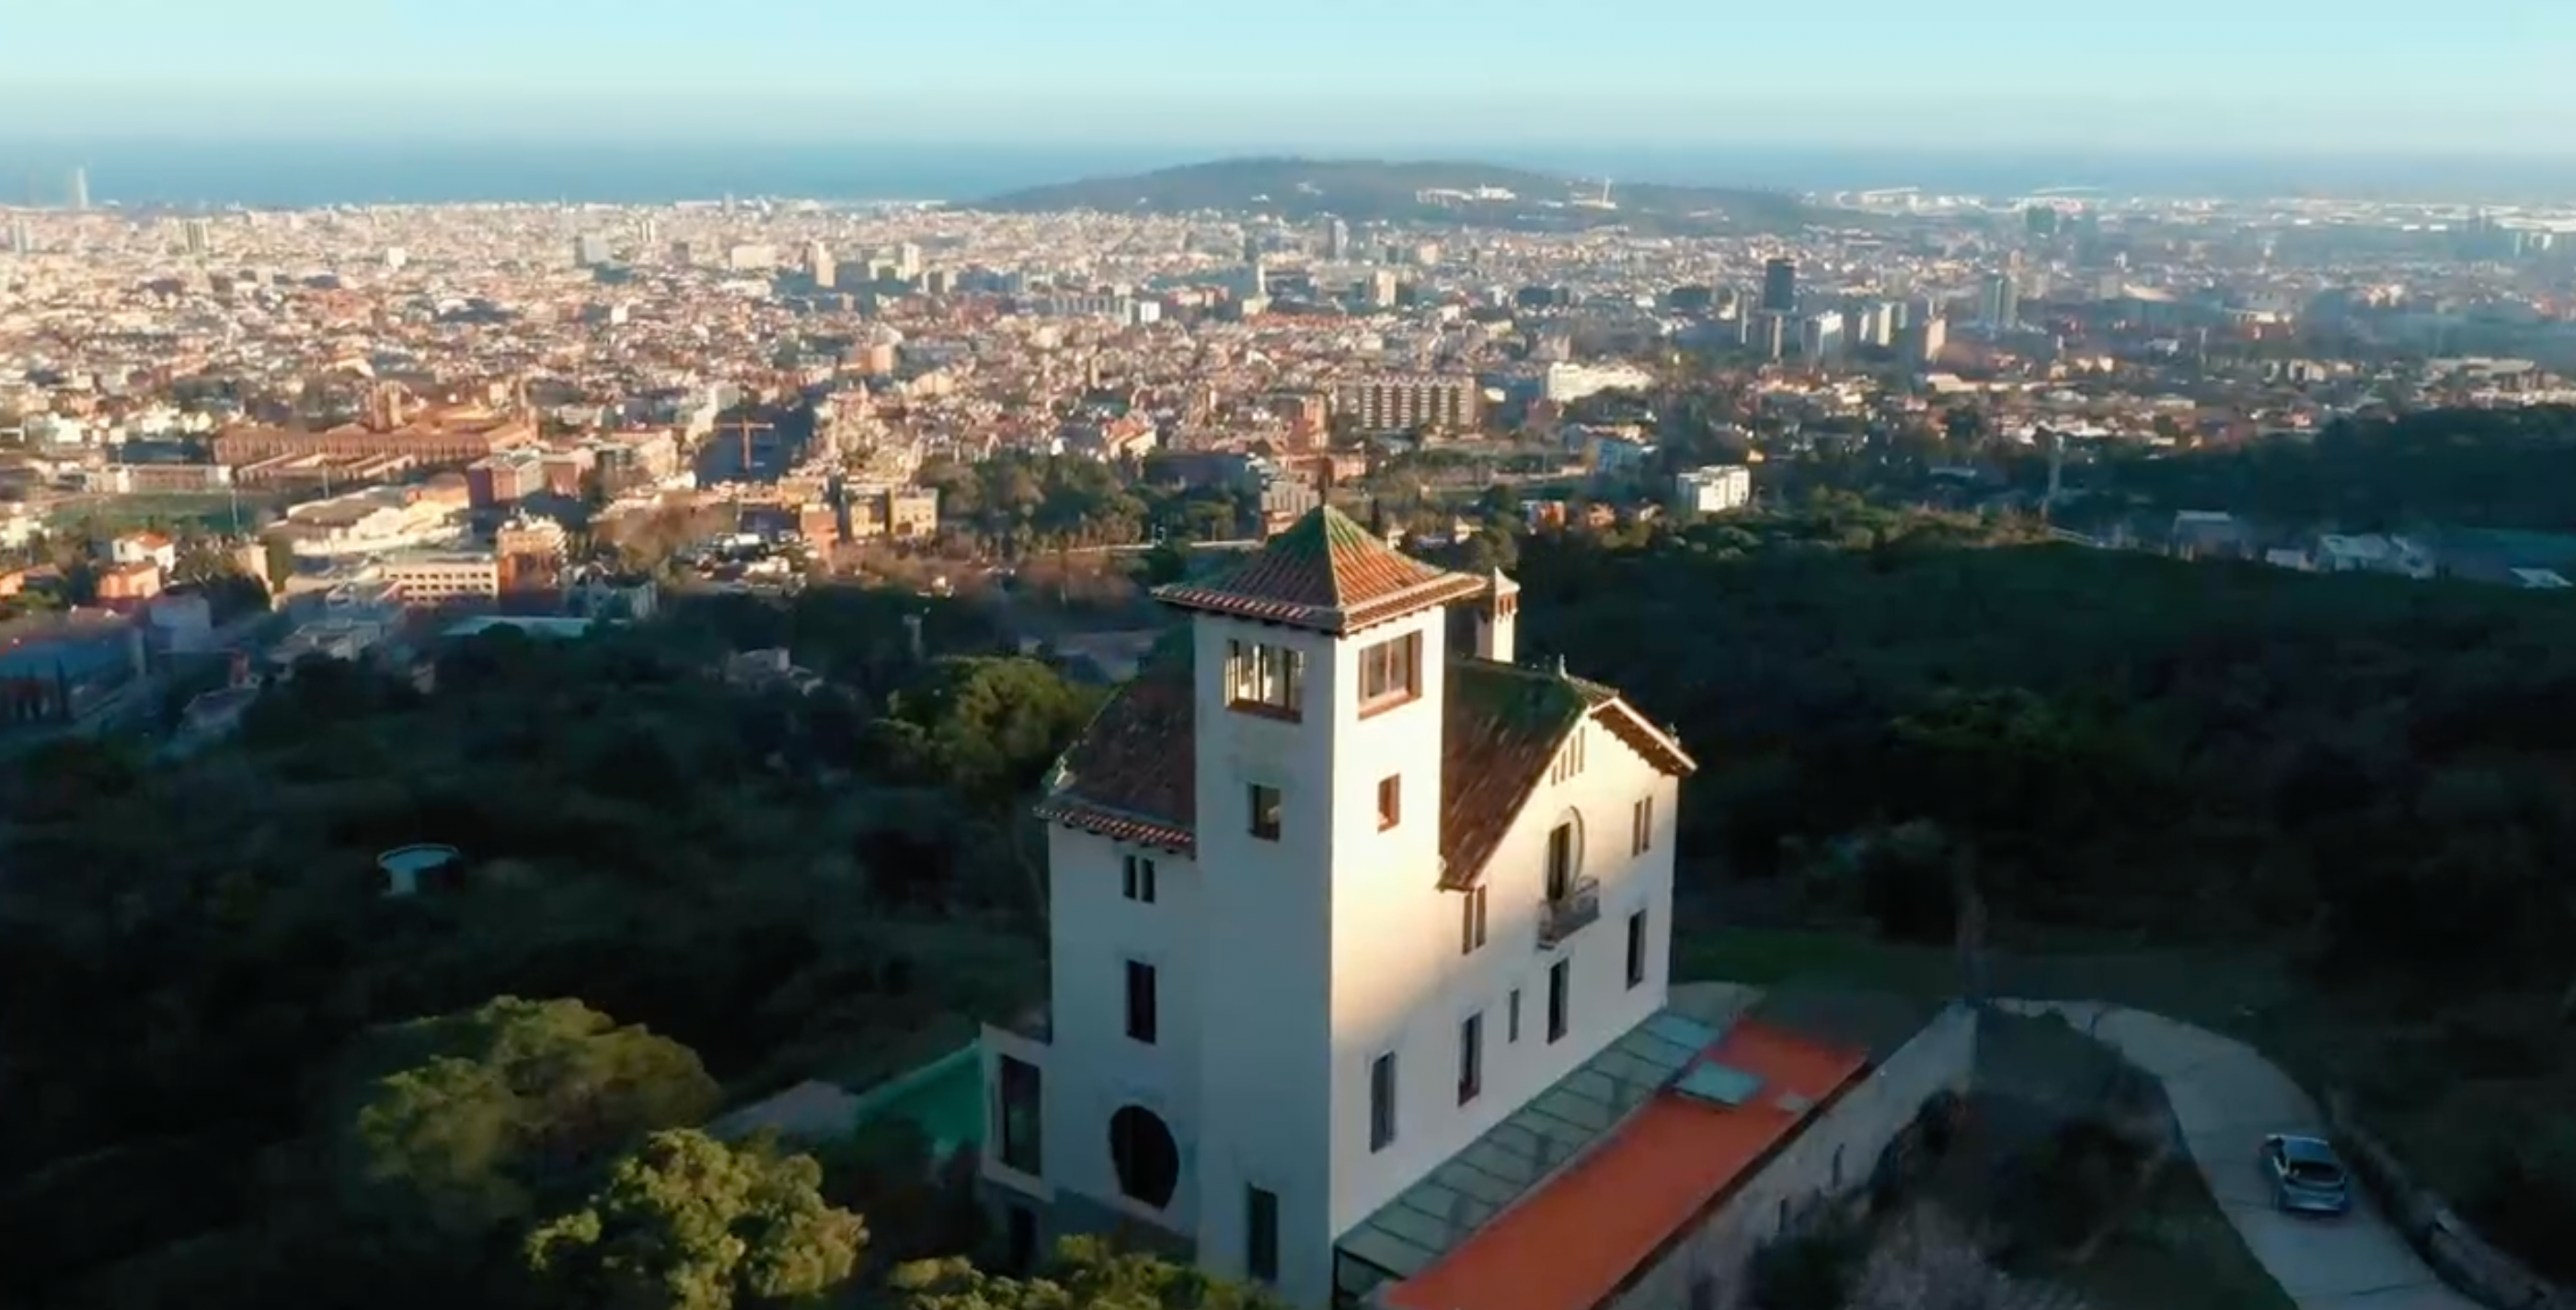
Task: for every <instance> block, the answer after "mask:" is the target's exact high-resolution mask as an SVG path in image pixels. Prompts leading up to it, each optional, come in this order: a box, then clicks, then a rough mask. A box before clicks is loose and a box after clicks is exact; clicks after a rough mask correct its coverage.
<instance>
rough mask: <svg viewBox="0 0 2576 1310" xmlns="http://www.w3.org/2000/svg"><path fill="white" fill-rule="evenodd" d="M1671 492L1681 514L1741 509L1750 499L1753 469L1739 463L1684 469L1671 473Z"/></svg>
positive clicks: (1720, 512) (1713, 512) (1751, 497)
mask: <svg viewBox="0 0 2576 1310" xmlns="http://www.w3.org/2000/svg"><path fill="white" fill-rule="evenodd" d="M1673 494H1674V499H1675V500H1676V501H1678V502H1679V506H1678V507H1679V509H1680V510H1681V512H1682V513H1684V514H1723V513H1725V512H1726V511H1728V510H1731V509H1742V508H1744V506H1745V505H1746V504H1748V503H1750V502H1751V501H1752V499H1753V470H1752V469H1750V468H1748V467H1746V466H1744V465H1742V464H1710V465H1707V466H1706V467H1703V468H1695V469H1684V470H1682V471H1681V472H1679V473H1677V474H1674V475H1673Z"/></svg>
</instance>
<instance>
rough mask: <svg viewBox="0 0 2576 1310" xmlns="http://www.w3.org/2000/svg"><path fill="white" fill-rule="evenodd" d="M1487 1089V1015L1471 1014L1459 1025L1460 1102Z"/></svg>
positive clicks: (1470, 1098) (1472, 1097) (1474, 1097)
mask: <svg viewBox="0 0 2576 1310" xmlns="http://www.w3.org/2000/svg"><path fill="white" fill-rule="evenodd" d="M1483 1090H1485V1016H1483V1015H1481V1014H1471V1015H1468V1016H1467V1021H1466V1022H1464V1023H1462V1024H1459V1025H1458V1104H1460V1105H1465V1104H1466V1103H1468V1102H1469V1101H1472V1100H1475V1099H1476V1094H1477V1093H1478V1092H1481V1091H1483Z"/></svg>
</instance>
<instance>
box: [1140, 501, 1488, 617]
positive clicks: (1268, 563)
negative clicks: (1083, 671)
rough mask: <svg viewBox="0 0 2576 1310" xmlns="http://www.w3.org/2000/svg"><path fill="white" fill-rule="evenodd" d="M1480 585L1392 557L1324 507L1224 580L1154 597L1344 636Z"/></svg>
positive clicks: (1159, 591) (1162, 590)
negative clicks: (1343, 634) (1344, 633)
mask: <svg viewBox="0 0 2576 1310" xmlns="http://www.w3.org/2000/svg"><path fill="white" fill-rule="evenodd" d="M1484 588H1485V582H1484V581H1483V580H1482V579H1479V578H1473V577H1469V576H1467V575H1466V574H1463V573H1451V572H1449V571H1448V570H1446V569H1441V568H1435V567H1433V566H1431V565H1429V564H1425V563H1423V562H1422V561H1420V560H1418V559H1414V558H1412V557H1410V556H1408V555H1405V554H1403V553H1402V552H1400V551H1397V550H1396V549H1394V548H1393V547H1391V546H1389V545H1387V544H1386V543H1385V542H1384V541H1382V540H1380V539H1379V538H1378V537H1377V535H1376V534H1375V533H1372V532H1370V531H1369V530H1368V529H1366V528H1364V527H1361V526H1360V525H1359V524H1357V523H1354V522H1352V521H1351V519H1350V516H1348V515H1346V514H1344V513H1342V512H1341V511H1340V510H1337V509H1334V508H1333V507H1332V506H1330V505H1325V506H1321V507H1319V508H1317V509H1315V510H1313V511H1311V512H1309V513H1308V514H1307V515H1306V516H1305V517H1304V518H1301V519H1299V520H1297V522H1296V523H1294V524H1293V525H1291V526H1290V527H1289V528H1288V530H1287V531H1285V532H1282V533H1280V534H1279V535H1277V536H1275V537H1272V538H1271V539H1270V540H1269V542H1268V543H1267V544H1265V545H1263V546H1262V548H1261V549H1260V551H1259V552H1257V553H1255V554H1254V555H1253V556H1252V558H1251V559H1249V560H1246V561H1244V563H1243V564H1242V565H1240V566H1239V567H1237V568H1235V569H1234V570H1232V571H1231V572H1229V573H1227V574H1225V575H1224V576H1223V577H1220V578H1216V579H1214V580H1212V581H1209V582H1203V583H1177V582H1176V583H1172V584H1170V585H1168V586H1164V587H1159V588H1156V589H1155V592H1154V595H1155V598H1156V599H1159V600H1162V601H1165V602H1167V603H1169V604H1173V605H1178V606H1181V607H1183V608H1186V609H1202V610H1213V611H1215V612H1217V613H1220V614H1231V615H1234V616H1235V617H1237V618H1247V619H1259V620H1262V621H1264V622H1269V623H1284V624H1288V625H1290V626H1292V627H1300V628H1312V629H1315V630H1317V631H1320V632H1334V633H1341V632H1349V631H1351V630H1352V629H1354V628H1360V627H1365V626H1367V625H1369V624H1372V623H1383V622H1385V621H1387V620H1389V619H1393V618H1399V617H1402V616H1403V615H1406V614H1411V613H1414V612H1416V611H1418V610H1424V609H1429V608H1430V607H1432V606H1434V605H1441V604H1446V603H1447V602H1449V601H1452V600H1456V599H1458V598H1459V597H1462V596H1468V595H1473V594H1475V593H1477V592H1479V591H1482V590H1484Z"/></svg>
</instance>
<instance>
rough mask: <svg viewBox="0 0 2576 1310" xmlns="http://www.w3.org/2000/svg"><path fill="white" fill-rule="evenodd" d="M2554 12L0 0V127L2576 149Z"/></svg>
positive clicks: (2321, 5)
mask: <svg viewBox="0 0 2576 1310" xmlns="http://www.w3.org/2000/svg"><path fill="white" fill-rule="evenodd" d="M2571 56H2576V0H2458V2H2457V3H2454V4H2448V5H2440V6H2427V5H2419V4H2414V3H2406V2H2405V0H2155V2H2154V3H2145V4H2141V3H2105V2H2103V0H2092V2H2091V3H2087V2H2086V0H1965V2H1963V3H1955V4H1941V3H1933V2H1931V0H1831V2H1830V3H1812V4H1811V3H1781V2H1780V0H1768V2H1765V0H1579V2H1578V0H1564V2H1562V3H1549V4H1538V3H1531V2H1529V0H1282V2H1280V3H1265V4H1261V5H1258V6H1255V5H1250V4H1244V3H1240V0H1233V2H1229V0H0V136H11V135H14V136H44V137H69V138H83V137H96V136H102V135H125V136H133V135H141V136H155V137H162V136H182V135H184V136H193V137H203V136H252V137H276V136H281V135H294V136H338V137H352V136H392V135H400V136H412V137H430V136H436V137H448V138H470V139H478V140H490V139H497V138H521V139H529V140H546V139H555V140H561V139H573V140H591V139H605V138H612V137H614V138H623V139H666V140H680V139H691V138H694V139H709V138H717V139H782V140H784V139H799V138H832V139H844V140H873V141H887V142H920V143H970V142H971V143H991V144H1026V145H1049V144H1057V143H1064V142H1084V143H1088V144H1094V145H1102V144H1117V145H1155V146H1191V147H1196V146H1211V147H1215V146H1222V147H1232V148H1253V147H1260V148H1272V147H1276V148H1302V149H1328V148H1340V149H1350V148H1365V147H1375V148H1380V149H1392V148H1398V147H1403V146H1473V145H1503V144H1524V145H1535V146H1546V145H1555V144H1567V143H1583V144H1609V145H1622V146H1655V145H1662V146H1738V145H1806V144H1815V145H1889V146H1903V147H1957V148H1984V149H2027V148H2063V147H2068V146H2075V147H2083V148H2101V149H2106V150H2171V149H2191V150H2217V151H2226V152H2262V151H2272V150H2281V149H2294V150H2320V151H2323V150H2332V151H2337V152H2361V151H2371V150H2386V151H2392V152H2413V153H2424V152H2428V151H2429V152H2447V151H2454V150H2456V151H2462V152H2473V153H2478V154H2507V155H2551V156H2563V155H2576V90H2571V89H2570V88H2571V86H2576V83H2571V82H2570V80H2569V78H2568V74H2567V72H2566V69H2565V66H2566V64H2567V61H2568V60H2569V58H2570V57H2571Z"/></svg>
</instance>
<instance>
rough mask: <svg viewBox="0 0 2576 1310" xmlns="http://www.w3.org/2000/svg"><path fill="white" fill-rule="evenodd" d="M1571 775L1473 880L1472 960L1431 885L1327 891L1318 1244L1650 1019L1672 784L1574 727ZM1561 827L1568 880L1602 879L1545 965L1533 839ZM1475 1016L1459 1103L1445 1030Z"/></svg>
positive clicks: (1540, 869)
mask: <svg viewBox="0 0 2576 1310" xmlns="http://www.w3.org/2000/svg"><path fill="white" fill-rule="evenodd" d="M1582 732H1583V735H1584V738H1585V740H1584V747H1583V749H1584V767H1583V770H1582V771H1581V772H1580V773H1578V774H1575V775H1573V776H1571V777H1569V778H1567V779H1566V780H1565V781H1563V782H1561V783H1551V782H1548V781H1544V780H1543V781H1542V782H1541V783H1540V785H1539V787H1538V789H1537V790H1536V791H1535V792H1534V793H1533V794H1532V796H1531V797H1530V800H1529V802H1528V804H1527V805H1526V807H1525V808H1524V809H1523V810H1522V811H1521V813H1520V814H1519V815H1518V816H1517V817H1516V818H1515V819H1514V820H1513V822H1512V825H1511V827H1510V828H1509V829H1508V831H1507V832H1506V834H1505V836H1504V838H1503V840H1502V842H1501V844H1500V845H1499V846H1498V847H1497V848H1496V850H1495V853H1494V856H1493V858H1492V860H1491V861H1490V862H1489V863H1488V864H1487V865H1486V869H1485V876H1484V886H1485V888H1486V898H1487V900H1486V925H1487V937H1486V943H1485V945H1484V946H1483V947H1482V948H1480V949H1478V950H1477V951H1475V952H1474V953H1473V954H1470V955H1463V956H1462V955H1460V954H1459V950H1458V941H1459V924H1460V919H1461V914H1462V907H1461V901H1462V899H1463V897H1462V894H1461V893H1457V892H1444V891H1441V890H1439V888H1438V886H1437V883H1436V880H1425V881H1419V882H1415V881H1411V880H1408V881H1407V882H1405V883H1402V884H1392V883H1386V884H1381V883H1378V882H1376V881H1374V880H1372V881H1371V882H1370V883H1368V884H1365V885H1366V886H1367V888H1368V890H1369V893H1370V894H1369V895H1367V896H1366V897H1361V896H1356V895H1348V894H1347V893H1348V892H1349V891H1350V890H1351V889H1352V887H1353V884H1351V883H1348V882H1345V883H1343V884H1341V887H1342V888H1343V890H1344V892H1345V893H1346V894H1345V895H1344V896H1342V897H1339V898H1337V900H1336V903H1335V916H1334V921H1335V931H1336V939H1335V943H1334V946H1335V959H1336V967H1335V973H1334V977H1335V980H1336V991H1335V1009H1336V1017H1337V1026H1336V1042H1335V1051H1334V1063H1335V1067H1336V1071H1337V1072H1336V1077H1335V1079H1334V1089H1333V1090H1334V1114H1335V1121H1336V1122H1335V1136H1334V1142H1333V1148H1334V1163H1335V1179H1334V1182H1335V1187H1334V1210H1333V1215H1332V1231H1333V1233H1334V1234H1335V1235H1336V1236H1338V1235H1339V1234H1341V1233H1343V1232H1345V1231H1348V1230H1349V1229H1350V1228H1352V1227H1354V1226H1356V1225H1358V1224H1359V1223H1360V1222H1361V1221H1363V1220H1365V1219H1367V1218H1368V1216H1369V1215H1370V1214H1371V1213H1373V1212H1374V1211H1376V1210H1377V1208H1378V1207H1380V1206H1382V1205H1384V1204H1385V1203H1386V1202H1388V1201H1390V1200H1392V1199H1394V1197H1395V1196H1396V1195H1397V1194H1399V1193H1401V1192H1402V1191H1403V1190H1404V1189H1405V1188H1406V1187H1409V1186H1411V1185H1412V1184H1413V1183H1414V1182H1416V1181H1418V1180H1419V1179H1421V1178H1422V1177H1423V1176H1424V1175H1425V1174H1428V1173H1429V1172H1430V1171H1431V1170H1433V1169H1435V1168H1437V1167H1438V1166H1439V1165H1440V1164H1441V1163H1442V1162H1444V1161H1446V1160H1447V1159H1448V1158H1449V1157H1450V1156H1452V1155H1455V1154H1457V1153H1458V1152H1459V1151H1461V1150H1463V1149H1465V1148H1466V1147H1467V1146H1468V1144H1470V1143H1471V1142H1473V1141H1474V1140H1475V1139H1476V1138H1477V1136H1479V1135H1480V1134H1482V1133H1484V1132H1485V1131H1486V1130H1488V1129H1490V1128H1492V1127H1493V1126H1494V1125H1495V1124H1496V1123H1498V1122H1500V1121H1501V1120H1502V1119H1503V1118H1504V1117H1505V1116H1507V1115H1509V1114H1510V1113H1511V1112H1512V1111H1514V1110H1516V1109H1518V1108H1520V1106H1522V1105H1523V1104H1525V1103H1527V1102H1528V1101H1529V1100H1530V1099H1531V1098H1532V1097H1534V1096H1536V1095H1538V1094H1539V1093H1540V1092H1542V1091H1544V1090H1546V1089H1547V1088H1548V1087H1549V1086H1550V1085H1551V1084H1553V1083H1555V1082H1556V1081H1557V1080H1558V1079H1560V1078H1562V1077H1564V1076H1565V1075H1566V1074H1568V1073H1570V1072H1572V1071H1573V1070H1574V1068H1575V1066H1577V1065H1579V1064H1581V1063H1583V1062H1584V1061H1585V1060H1587V1059H1590V1058H1591V1057H1592V1056H1593V1055H1595V1054H1597V1053H1599V1051H1600V1050H1601V1048H1602V1047H1604V1046H1607V1045H1608V1044H1610V1043H1611V1042H1612V1041H1614V1040H1616V1039H1617V1038H1618V1037H1620V1036H1621V1035H1622V1034H1624V1033H1626V1032H1627V1031H1628V1030H1629V1029H1631V1028H1633V1027H1635V1026H1636V1025H1637V1024H1639V1023H1641V1022H1643V1021H1644V1020H1645V1019H1646V1018H1647V1017H1648V1016H1649V1015H1652V1014H1653V1013H1654V1012H1655V1011H1656V1010H1659V1009H1661V1008H1662V1007H1663V1004H1664V1000H1665V985H1666V980H1667V962H1668V958H1669V954H1670V951H1669V943H1670V940H1671V930H1672V925H1671V905H1672V869H1673V865H1672V857H1673V853H1672V828H1671V815H1672V812H1673V798H1674V795H1675V783H1674V780H1673V779H1671V778H1668V777H1666V776H1664V775H1663V774H1662V773H1661V772H1659V771H1658V770H1656V769H1655V768H1654V767H1653V766H1652V765H1651V764H1649V763H1647V761H1646V760H1645V759H1644V758H1643V757H1641V756H1639V755H1637V754H1636V753H1635V752H1633V751H1631V750H1629V749H1628V748H1627V747H1626V746H1625V745H1624V744H1622V743H1621V742H1620V741H1619V740H1618V739H1617V738H1616V737H1615V736H1613V735H1611V734H1610V733H1609V732H1608V730H1606V729H1604V728H1603V727H1601V726H1600V725H1598V724H1593V723H1587V724H1586V725H1585V726H1584V727H1583V729H1582ZM1649 794H1651V795H1653V796H1654V797H1655V798H1656V800H1655V807H1654V808H1655V823H1656V827H1657V834H1656V840H1655V841H1654V843H1653V845H1652V848H1651V849H1650V850H1649V851H1648V852H1647V853H1646V854H1645V856H1644V857H1642V858H1631V856H1630V854H1629V822H1630V818H1629V816H1630V813H1631V807H1632V806H1633V805H1634V804H1635V802H1636V801H1637V800H1638V799H1640V798H1642V797H1644V796H1647V795H1649ZM1569 813H1571V814H1573V815H1575V816H1577V817H1578V819H1579V820H1580V822H1579V824H1578V832H1579V833H1580V834H1581V840H1580V845H1579V849H1580V854H1579V856H1578V859H1577V864H1576V876H1577V877H1578V878H1583V877H1594V878H1599V879H1600V880H1601V917H1600V918H1599V919H1598V920H1597V921H1595V922H1594V923H1592V924H1591V925H1590V926H1588V927H1586V928H1583V929H1582V930H1580V931H1579V932H1577V933H1575V934H1574V935H1573V936H1572V937H1571V938H1569V939H1568V940H1567V941H1565V942H1564V943H1563V944H1562V945H1560V946H1559V947H1557V948H1555V949H1553V950H1544V951H1543V950H1541V949H1539V945H1538V931H1539V919H1540V907H1541V903H1542V901H1543V900H1544V897H1545V889H1546V877H1547V838H1548V833H1549V831H1550V830H1552V829H1553V828H1554V827H1555V826H1556V825H1557V824H1558V823H1559V822H1561V821H1563V819H1564V818H1565V816H1566V815H1568V814H1569ZM1638 910H1644V911H1645V913H1646V975H1645V979H1644V981H1643V982H1642V983H1640V984H1639V985H1638V986H1637V987H1635V988H1633V989H1632V988H1630V987H1629V986H1628V985H1627V931H1628V930H1627V923H1628V916H1629V914H1631V913H1632V912H1635V911H1638ZM1560 959H1562V960H1566V961H1568V962H1569V964H1570V970H1571V971H1570V977H1571V988H1570V993H1571V1004H1570V1006H1569V1007H1568V1008H1569V1014H1568V1023H1567V1031H1566V1035H1565V1037H1564V1038H1563V1039H1562V1040H1560V1041H1558V1042H1555V1043H1553V1044H1551V1043H1550V1042H1549V1041H1548V1040H1547V991H1548V971H1549V969H1550V967H1551V966H1553V965H1554V964H1555V963H1556V962H1557V961H1558V960H1560ZM1516 988H1517V989H1518V990H1519V991H1520V993H1521V1001H1520V1010H1521V1018H1520V1032H1519V1036H1518V1038H1517V1040H1514V1039H1513V1037H1512V1033H1511V1026H1510V1006H1511V1000H1510V997H1511V993H1512V991H1513V990H1514V989H1516ZM1477 1013H1481V1014H1483V1015H1484V1016H1485V1018H1484V1069H1483V1079H1482V1081H1483V1090H1482V1092H1481V1094H1480V1095H1479V1096H1478V1097H1477V1098H1476V1099H1475V1100H1474V1101H1472V1102H1469V1103H1468V1104H1466V1105H1463V1106H1462V1105H1459V1104H1458V1098H1457V1072H1458V1041H1459V1025H1460V1024H1461V1023H1462V1022H1463V1021H1464V1020H1465V1019H1466V1017H1467V1016H1468V1015H1470V1014H1477ZM1387 1050H1394V1051H1396V1052H1397V1057H1396V1064H1397V1069H1398V1100H1397V1124H1396V1141H1395V1144H1394V1145H1393V1146H1391V1147H1390V1148H1388V1149H1387V1150H1385V1151H1383V1152H1377V1153H1371V1152H1370V1151H1369V1149H1368V1147H1369V1136H1368V1133H1369V1065H1370V1062H1371V1061H1372V1060H1373V1059H1375V1058H1376V1056H1377V1055H1378V1054H1379V1053H1381V1052H1383V1051H1387Z"/></svg>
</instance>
